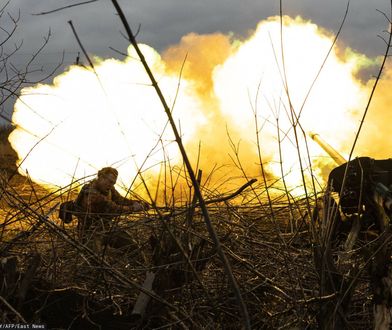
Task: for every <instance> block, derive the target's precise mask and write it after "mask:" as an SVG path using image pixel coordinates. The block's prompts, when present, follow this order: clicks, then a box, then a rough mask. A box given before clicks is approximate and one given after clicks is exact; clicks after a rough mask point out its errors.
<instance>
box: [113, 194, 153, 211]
mask: <svg viewBox="0 0 392 330" xmlns="http://www.w3.org/2000/svg"><path fill="white" fill-rule="evenodd" d="M112 200H113V201H114V202H115V203H116V204H118V205H125V206H128V207H129V208H130V209H129V211H131V212H132V211H142V210H146V209H148V206H147V205H145V203H141V202H139V201H136V200H131V199H128V198H125V197H123V196H121V195H120V193H119V192H118V191H117V190H116V189H113V190H112Z"/></svg>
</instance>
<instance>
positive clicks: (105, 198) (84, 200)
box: [76, 180, 140, 249]
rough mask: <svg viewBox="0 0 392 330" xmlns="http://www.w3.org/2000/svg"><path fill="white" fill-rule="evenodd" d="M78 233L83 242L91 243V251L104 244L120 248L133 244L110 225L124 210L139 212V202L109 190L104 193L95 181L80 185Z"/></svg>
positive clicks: (124, 234)
mask: <svg viewBox="0 0 392 330" xmlns="http://www.w3.org/2000/svg"><path fill="white" fill-rule="evenodd" d="M76 206H77V210H78V212H77V218H78V232H79V235H80V239H81V240H82V242H84V243H89V242H90V243H91V242H94V246H93V247H94V248H95V249H100V248H101V247H102V245H103V244H108V245H110V246H112V247H116V248H122V247H127V248H128V247H129V246H130V245H133V240H132V238H131V237H130V235H128V234H127V233H126V232H125V231H120V230H119V229H118V228H115V227H114V226H113V224H114V223H113V221H112V219H113V218H114V217H116V216H118V215H120V214H122V213H124V211H127V212H130V211H137V210H140V202H138V201H134V200H129V199H127V198H124V197H123V196H121V195H120V193H119V192H118V191H117V190H116V189H115V188H114V187H112V188H111V189H110V190H109V191H107V192H104V191H102V190H100V189H99V185H98V184H97V180H93V181H91V182H90V183H88V184H86V185H85V186H83V188H82V190H81V191H80V193H79V196H78V198H77V200H76Z"/></svg>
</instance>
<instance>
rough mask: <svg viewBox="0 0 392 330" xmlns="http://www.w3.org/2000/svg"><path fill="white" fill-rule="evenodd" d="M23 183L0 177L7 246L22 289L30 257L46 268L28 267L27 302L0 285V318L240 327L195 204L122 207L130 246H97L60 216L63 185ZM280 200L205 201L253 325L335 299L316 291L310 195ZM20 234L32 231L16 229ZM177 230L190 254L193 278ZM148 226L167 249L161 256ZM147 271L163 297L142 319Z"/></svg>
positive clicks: (307, 317)
mask: <svg viewBox="0 0 392 330" xmlns="http://www.w3.org/2000/svg"><path fill="white" fill-rule="evenodd" d="M21 182H22V181H19V185H18V184H10V183H6V182H3V186H2V188H3V190H2V195H1V196H2V197H1V198H2V201H1V202H2V203H3V204H2V205H3V209H2V211H3V212H2V215H1V221H2V224H1V227H2V228H1V241H2V243H1V245H0V249H1V251H2V252H3V257H7V258H10V257H16V259H17V263H18V265H19V266H18V269H17V271H18V273H19V274H20V277H19V279H18V280H17V283H18V284H17V285H16V288H17V289H15V290H16V291H17V292H19V291H20V287H21V283H22V282H23V279H24V278H26V275H24V274H26V273H29V269H30V270H31V269H34V267H33V266H32V265H34V261H37V260H39V267H38V268H36V269H35V271H34V272H33V273H32V275H31V274H30V275H29V276H30V280H29V281H28V283H29V286H28V290H27V291H26V293H25V297H24V299H23V301H22V302H19V303H18V301H17V299H16V298H15V295H12V294H11V293H10V294H9V295H8V296H7V295H4V298H5V299H7V301H8V302H9V303H10V304H11V306H12V307H14V309H15V310H14V311H12V310H11V309H10V308H8V309H7V308H6V309H5V310H3V312H2V313H1V314H0V317H1V319H0V320H1V322H3V323H4V322H17V321H18V322H19V321H20V320H19V319H18V317H19V316H18V315H17V313H16V312H18V313H19V314H20V316H22V317H24V319H25V320H26V321H29V322H32V321H34V322H43V323H46V324H48V326H49V328H68V327H69V328H74V329H81V328H83V329H85V328H98V327H97V326H96V325H94V324H101V325H102V327H103V328H108V327H109V328H113V327H114V328H116V329H130V328H138V327H139V328H146V329H149V328H150V329H153V328H183V329H190V328H193V329H239V328H241V326H242V320H241V315H240V313H239V311H238V306H237V302H236V299H235V297H234V296H233V294H232V289H231V287H230V285H229V282H228V279H227V276H226V274H225V271H224V268H223V267H222V262H221V260H220V258H219V257H218V256H217V254H216V250H215V248H214V245H213V243H212V241H211V239H210V236H209V234H208V232H207V230H206V227H205V224H204V220H203V216H202V214H201V211H200V210H199V209H197V208H196V210H195V213H194V215H193V218H192V221H191V222H190V221H189V219H187V212H183V211H184V210H185V209H184V208H176V209H175V210H171V211H170V212H173V211H174V212H175V213H174V214H173V213H165V214H164V217H163V218H162V217H161V216H160V215H159V214H158V213H157V212H155V211H150V212H149V213H148V214H135V215H133V216H132V217H130V216H128V217H121V218H119V219H118V221H117V224H116V226H118V228H121V230H124V231H127V232H128V233H129V234H130V235H131V236H132V237H133V240H134V245H133V246H132V248H131V249H130V250H129V251H121V250H118V249H114V248H110V247H106V248H104V250H94V244H93V242H88V243H86V244H85V245H83V244H81V243H80V242H79V241H78V237H77V230H76V225H75V223H71V224H70V225H65V226H64V225H63V224H62V223H61V222H60V221H59V220H58V219H57V207H58V203H59V202H60V201H61V200H63V199H64V196H66V194H67V192H66V191H62V194H60V193H59V194H49V193H47V192H46V191H45V190H43V189H41V190H38V189H37V186H36V185H33V184H29V183H28V180H27V179H24V186H23V185H22V184H21ZM21 187H24V189H21ZM27 191H29V192H30V194H29V195H28V194H26V192H27ZM243 194H246V192H244V193H243ZM279 200H280V201H279ZM281 200H284V199H277V200H276V201H275V202H274V203H273V210H270V209H269V208H266V207H265V205H267V204H268V203H267V201H266V200H264V199H263V198H262V199H261V204H260V203H256V204H247V205H246V206H238V205H232V204H231V203H230V201H228V202H223V203H219V204H214V205H211V206H209V212H210V215H211V219H212V221H213V224H214V226H215V229H216V231H217V233H218V237H219V239H220V241H221V243H222V246H223V250H224V252H225V254H226V255H227V257H228V259H229V262H230V264H231V266H232V269H233V274H234V276H235V278H236V279H237V281H238V283H239V285H240V290H241V293H242V295H243V299H244V301H245V303H246V306H247V308H248V311H249V316H250V322H251V325H252V328H254V329H293V328H300V329H315V328H318V326H319V323H318V319H317V318H318V315H319V312H320V308H321V306H322V305H323V304H325V303H326V302H327V301H329V300H331V298H330V297H321V293H320V284H319V283H320V280H319V273H318V272H317V271H316V268H315V264H314V248H315V245H314V240H313V239H312V235H311V234H310V232H309V226H308V219H309V216H308V214H307V207H306V203H305V201H304V200H301V199H298V200H296V201H295V203H294V209H293V210H292V211H290V210H289V207H288V205H286V204H285V203H282V202H281ZM53 207H54V209H53V210H52V211H53V212H52V213H51V214H50V215H49V216H48V217H45V215H47V214H48V212H50V210H51V208H53ZM272 213H273V216H272ZM292 217H294V219H293V218H292ZM290 218H291V220H292V221H291V223H294V224H295V225H294V231H292V228H291V225H290V221H289V219H290ZM21 233H24V234H25V235H24V236H18V235H20V234H21ZM170 233H171V234H172V235H173V236H174V237H175V238H176V240H177V243H178V244H179V245H181V247H182V249H183V250H184V251H186V252H187V253H189V255H190V259H191V262H192V264H193V265H194V267H195V269H196V272H197V277H195V274H194V273H193V272H192V271H191V269H190V267H189V264H188V262H187V261H186V258H185V257H184V255H183V254H181V253H180V250H179V248H178V246H177V245H176V243H175V242H174V241H173V239H172V238H171V236H170V235H171V234H170ZM16 237H19V239H15V238H16ZM152 237H155V239H156V241H157V242H158V246H159V249H160V251H161V253H160V254H159V256H160V260H159V261H158V262H157V260H156V256H157V254H156V251H157V245H156V244H155V246H154V244H151V238H152ZM10 242H11V243H10ZM197 246H199V247H201V248H200V250H199V252H198V253H192V252H190V251H192V250H193V251H194V252H195V251H196V250H195V247H197ZM196 252H197V251H196ZM336 252H338V251H336ZM357 260H358V265H359V266H358V267H359V269H361V270H363V269H364V265H362V264H361V261H360V258H359V257H358V258H357ZM200 265H201V266H200ZM147 271H152V272H154V273H156V276H157V277H156V281H155V282H154V286H153V290H154V292H155V294H156V295H157V297H158V298H153V299H152V300H151V301H150V303H149V305H148V309H147V312H146V313H147V314H146V315H147V316H146V318H144V319H138V318H136V319H135V317H133V316H132V315H131V311H132V308H133V305H134V303H135V301H136V299H137V297H138V295H139V292H140V290H139V289H138V285H142V283H143V281H144V278H145V276H146V272H147ZM358 274H359V279H358V283H359V284H358V285H357V286H356V289H355V291H354V294H353V299H352V304H351V307H350V309H349V311H348V312H347V322H348V324H350V325H351V326H352V327H353V328H355V329H368V328H369V327H371V300H370V299H369V296H370V294H369V288H368V279H367V278H366V272H363V271H362V272H358ZM18 288H19V289H18ZM3 289H4V288H3ZM18 290H19V291H18ZM3 291H4V290H3ZM4 292H8V291H7V290H5V291H4ZM14 293H15V292H14ZM64 311H66V314H67V315H66V316H65V315H64Z"/></svg>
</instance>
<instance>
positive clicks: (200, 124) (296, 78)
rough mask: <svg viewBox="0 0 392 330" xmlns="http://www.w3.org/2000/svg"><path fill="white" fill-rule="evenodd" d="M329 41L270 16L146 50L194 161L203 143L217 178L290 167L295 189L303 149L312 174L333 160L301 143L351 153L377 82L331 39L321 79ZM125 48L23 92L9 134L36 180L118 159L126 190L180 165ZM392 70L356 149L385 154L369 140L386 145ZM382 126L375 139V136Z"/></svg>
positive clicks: (307, 25)
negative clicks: (241, 28)
mask: <svg viewBox="0 0 392 330" xmlns="http://www.w3.org/2000/svg"><path fill="white" fill-rule="evenodd" d="M332 40H333V37H332V36H331V35H330V34H329V33H327V32H326V31H324V30H322V29H320V28H318V27H317V26H316V25H315V24H313V23H311V22H309V21H305V20H303V19H302V18H300V17H297V18H295V19H293V18H290V17H284V18H283V32H282V38H281V29H280V21H279V17H272V18H269V19H268V20H266V21H263V22H261V23H260V24H259V25H258V26H257V28H256V30H255V31H254V33H253V34H252V35H251V36H250V37H249V38H248V39H247V40H234V39H233V38H232V37H231V36H226V35H223V34H218V33H216V34H211V35H197V34H194V33H191V34H189V35H187V36H184V37H183V38H182V40H181V42H180V43H179V44H178V45H175V46H172V47H170V48H169V49H167V50H166V51H165V52H164V53H163V55H162V58H161V57H160V55H159V54H158V53H157V52H156V51H154V50H153V49H152V48H151V47H148V46H146V45H141V46H142V50H143V53H144V54H145V56H146V58H147V60H148V62H149V64H150V65H151V67H152V70H153V72H154V73H155V75H156V77H157V80H158V81H159V84H160V87H161V88H162V90H163V91H164V94H165V96H166V97H167V99H168V100H169V103H172V104H173V105H174V107H173V113H174V116H175V117H176V121H177V123H179V126H180V127H181V132H182V134H183V138H184V141H185V143H186V145H187V148H188V151H189V152H190V154H191V156H192V161H193V163H194V164H196V159H197V157H198V151H199V148H198V146H199V142H200V143H201V146H202V147H201V156H200V164H199V166H200V167H201V168H203V169H204V170H211V169H212V168H214V167H215V166H217V167H222V170H221V173H220V174H219V175H220V177H219V176H216V178H215V180H217V181H219V180H223V178H225V180H226V179H227V178H228V177H236V176H242V177H243V176H244V175H247V176H253V177H258V176H259V175H260V160H261V161H262V162H263V163H264V165H265V166H266V170H267V171H268V173H270V174H271V175H272V176H276V177H280V176H282V173H283V176H284V177H285V178H286V181H287V183H288V184H289V186H290V187H295V186H297V185H301V170H300V169H299V168H298V165H299V159H301V161H302V162H303V163H302V164H303V167H305V168H308V167H309V165H310V164H309V162H308V157H307V156H306V154H307V152H309V154H310V158H311V159H312V160H313V161H314V162H313V166H314V168H313V169H315V170H316V173H321V172H322V171H323V169H324V165H325V162H324V161H323V160H322V159H321V158H320V155H322V151H321V150H320V148H319V147H318V146H317V145H315V144H314V143H313V142H312V141H309V143H308V149H306V148H305V140H304V136H306V133H307V132H308V131H310V130H312V131H316V132H317V133H319V134H320V135H321V136H323V138H324V139H325V140H327V141H328V142H329V143H330V144H332V145H334V147H335V148H336V149H337V150H340V151H342V152H343V153H345V152H347V151H348V150H349V148H350V143H351V142H352V141H353V138H354V136H355V133H356V130H357V128H358V121H359V118H360V115H361V113H362V111H363V109H364V106H365V104H366V101H367V98H368V89H369V86H368V85H367V84H366V83H362V82H361V81H360V80H359V79H357V78H356V75H357V73H358V72H359V71H360V70H361V69H363V68H364V67H366V66H370V65H374V63H376V60H374V59H368V58H366V56H364V55H361V54H357V53H355V52H353V51H351V50H349V49H346V50H345V49H341V48H340V49H338V47H337V46H336V45H335V46H334V48H333V50H332V52H331V54H330V56H329V57H328V59H327V60H326V62H325V64H324V66H323V68H322V70H321V73H320V74H319V75H318V72H319V70H320V67H321V66H322V65H323V61H324V58H325V57H326V55H327V53H328V50H329V48H330V47H331V45H332ZM281 41H282V44H283V52H282V48H281ZM128 51H129V57H128V58H126V59H125V60H124V61H119V60H113V59H107V60H101V59H95V62H96V63H95V68H96V73H94V72H93V71H92V70H90V69H85V68H82V67H77V66H72V67H70V68H69V70H68V71H67V72H65V73H63V74H62V75H60V76H58V77H56V78H55V79H54V81H53V84H52V85H37V86H35V87H32V88H26V89H24V90H23V91H22V96H21V98H20V100H19V101H18V102H17V103H16V104H15V110H14V114H13V122H14V123H15V124H16V125H17V126H18V127H19V128H18V129H17V130H15V131H14V132H13V133H12V135H11V137H10V141H11V143H12V146H13V147H14V149H15V150H16V151H17V152H18V155H19V157H20V161H21V160H22V159H24V161H23V163H22V166H21V170H22V171H28V172H29V174H30V176H31V177H32V178H33V179H34V180H35V181H38V182H41V183H45V184H51V185H55V186H65V185H67V184H69V183H70V181H71V179H72V178H73V177H76V178H80V177H83V176H86V175H89V174H94V173H95V172H96V170H97V169H99V168H100V167H102V166H107V165H113V166H115V167H117V168H118V169H119V172H120V179H121V181H122V182H123V184H124V185H125V186H129V185H130V184H131V182H132V180H133V178H134V177H135V175H136V174H137V172H138V169H139V168H140V167H141V166H142V165H143V168H142V170H144V169H147V168H149V169H150V173H153V175H156V174H157V173H158V172H159V169H160V164H161V163H162V161H163V160H168V159H169V160H170V163H171V164H172V165H173V164H181V161H180V159H179V155H178V152H177V148H176V146H175V144H174V143H173V136H172V134H171V133H170V128H168V127H167V126H166V118H165V115H164V112H163V110H162V108H161V105H160V104H159V100H158V98H157V96H156V94H155V91H154V90H153V88H152V87H151V86H150V82H149V81H148V79H147V76H146V74H145V72H144V71H143V68H142V66H141V64H140V62H139V61H138V60H137V59H135V52H134V50H133V49H132V47H130V48H129V50H128ZM185 58H186V60H185ZM182 64H184V69H183V72H182V75H181V77H180V70H181V66H182ZM391 72H392V71H391V70H389V71H388V75H387V76H386V82H385V83H384V84H383V85H382V86H381V88H380V89H379V93H378V94H377V100H375V103H374V107H375V108H377V109H376V111H374V112H373V114H372V115H371V116H370V117H369V120H368V125H367V128H366V131H365V133H364V134H363V138H362V140H361V141H360V146H359V147H358V149H357V152H359V153H360V152H361V151H364V152H366V155H369V156H372V155H383V154H385V152H384V151H381V149H377V150H373V149H369V147H368V146H369V145H372V143H371V142H370V141H383V140H384V137H385V133H386V132H388V130H387V129H386V127H385V125H386V124H387V123H386V122H385V120H383V119H382V118H383V117H384V116H383V115H384V114H385V112H386V107H387V105H388V104H389V103H388V101H390V100H387V98H390V97H391V96H388V95H389V94H390V93H386V92H385V91H387V90H388V87H389V83H388V81H392V79H391ZM316 77H317V79H316ZM286 86H287V88H286ZM310 89H311V92H310V94H309V95H308V92H309V90H310ZM177 93H178V95H176V94H177ZM256 123H257V126H258V127H257V130H256ZM376 126H377V127H378V133H379V134H378V135H376V136H373V135H372V134H373V131H374V127H376ZM293 127H295V128H296V130H294V129H293ZM381 127H382V128H383V129H380V128H381ZM384 128H385V131H384ZM163 131H164V134H163V135H162V136H161V133H162V132H163ZM278 131H279V135H278ZM295 131H296V133H297V134H295ZM278 136H279V137H280V141H277V139H278ZM257 137H258V141H257ZM373 138H374V139H373ZM278 142H280V143H278ZM369 142H370V143H369ZM384 142H385V141H384ZM389 143H390V142H389ZM389 143H386V144H385V143H384V144H383V145H384V146H388V147H389ZM257 145H259V147H257ZM379 145H381V143H379ZM380 148H381V147H380ZM298 150H299V151H300V154H298ZM30 151H31V152H30ZM258 154H260V157H261V158H260V159H259V156H258ZM147 156H148V159H147V162H144V161H145V158H146V157H147ZM299 157H301V158H299ZM323 157H324V156H323ZM154 173H155V174H154ZM218 183H219V182H218Z"/></svg>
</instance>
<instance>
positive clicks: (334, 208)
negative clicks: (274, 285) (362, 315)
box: [310, 133, 392, 329]
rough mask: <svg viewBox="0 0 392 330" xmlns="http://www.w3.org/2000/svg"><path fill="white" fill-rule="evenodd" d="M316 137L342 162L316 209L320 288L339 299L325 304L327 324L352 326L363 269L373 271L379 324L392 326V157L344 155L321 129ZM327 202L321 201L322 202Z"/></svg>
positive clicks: (376, 325)
mask: <svg viewBox="0 0 392 330" xmlns="http://www.w3.org/2000/svg"><path fill="white" fill-rule="evenodd" d="M310 137H311V138H312V139H313V140H314V141H315V142H316V143H318V145H319V146H320V147H321V148H322V149H323V150H324V151H325V152H326V153H327V154H328V155H329V156H330V157H331V158H332V159H333V160H334V161H335V163H336V164H337V165H338V166H337V167H336V168H334V169H333V170H332V171H331V172H330V174H329V177H328V185H327V188H326V190H325V192H324V195H323V197H322V198H321V203H318V206H317V207H316V209H315V213H316V216H315V218H316V219H318V223H319V225H320V226H319V228H320V230H319V236H320V240H319V244H318V245H317V246H316V248H315V261H316V268H317V269H318V271H319V275H320V293H321V294H322V295H323V296H328V295H332V296H333V297H334V298H333V299H332V300H331V301H330V302H328V303H326V304H325V306H323V307H322V308H321V311H320V318H321V319H322V320H323V321H322V324H320V325H321V328H323V329H338V328H346V327H347V319H346V318H345V317H346V314H347V311H348V310H349V308H350V303H351V297H352V295H353V294H354V291H355V288H356V286H357V284H358V279H359V274H361V273H365V274H369V275H368V276H370V283H369V284H370V289H371V292H372V294H373V297H372V306H373V316H374V328H375V329H389V328H390V327H391V325H392V320H391V315H392V264H391V243H390V242H391V241H392V233H391V228H390V227H391V220H392V191H391V187H392V159H381V160H376V159H373V158H370V157H358V158H355V159H353V160H350V161H346V159H345V158H344V157H343V156H341V155H340V154H339V153H338V152H337V151H336V150H335V149H334V148H333V147H331V146H330V145H329V144H328V143H327V142H325V141H324V140H323V139H322V138H321V137H320V136H319V135H318V134H315V133H311V134H310ZM320 204H321V205H320Z"/></svg>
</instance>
